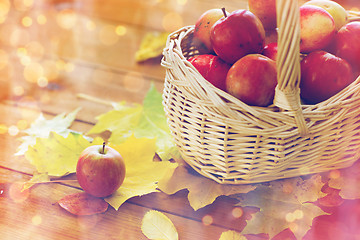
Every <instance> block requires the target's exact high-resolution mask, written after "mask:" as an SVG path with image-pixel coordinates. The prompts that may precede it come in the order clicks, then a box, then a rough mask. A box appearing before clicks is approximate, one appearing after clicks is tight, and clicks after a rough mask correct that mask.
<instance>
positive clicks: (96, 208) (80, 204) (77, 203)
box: [58, 192, 109, 216]
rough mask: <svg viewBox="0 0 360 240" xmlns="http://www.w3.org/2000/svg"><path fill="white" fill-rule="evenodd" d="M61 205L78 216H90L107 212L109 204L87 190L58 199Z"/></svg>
mask: <svg viewBox="0 0 360 240" xmlns="http://www.w3.org/2000/svg"><path fill="white" fill-rule="evenodd" d="M58 203H59V205H60V207H62V208H63V209H65V210H66V211H68V212H70V213H72V214H74V215H77V216H89V215H94V214H98V213H103V212H106V210H107V209H108V206H109V204H108V203H107V202H106V201H105V200H104V199H102V198H97V197H94V196H91V195H90V194H87V193H85V192H79V193H74V194H70V195H66V196H65V197H63V198H62V199H60V200H59V201H58Z"/></svg>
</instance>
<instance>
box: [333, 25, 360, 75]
mask: <svg viewBox="0 0 360 240" xmlns="http://www.w3.org/2000/svg"><path fill="white" fill-rule="evenodd" d="M335 54H336V55H337V56H339V57H341V58H344V59H345V60H347V61H348V62H349V63H350V64H351V66H352V68H353V70H354V71H355V72H356V74H359V73H360V22H358V21H356V22H350V23H348V24H346V25H345V26H343V27H342V28H341V29H340V30H339V31H338V33H337V34H336V37H335Z"/></svg>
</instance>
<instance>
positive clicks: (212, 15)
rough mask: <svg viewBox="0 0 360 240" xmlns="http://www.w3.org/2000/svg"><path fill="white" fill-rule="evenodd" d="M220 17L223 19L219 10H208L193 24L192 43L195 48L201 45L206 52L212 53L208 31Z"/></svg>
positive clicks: (222, 14)
mask: <svg viewBox="0 0 360 240" xmlns="http://www.w3.org/2000/svg"><path fill="white" fill-rule="evenodd" d="M227 14H228V13H227ZM221 17H224V13H223V11H222V10H221V9H220V8H217V9H209V10H207V11H206V12H204V13H203V14H202V15H201V16H200V17H199V19H198V20H197V21H196V23H195V27H194V38H193V41H194V43H195V44H196V45H197V46H199V45H201V44H203V45H205V47H206V49H207V50H208V52H213V48H212V44H211V41H210V29H211V27H212V26H213V25H214V23H215V22H216V21H217V20H219V19H220V18H221Z"/></svg>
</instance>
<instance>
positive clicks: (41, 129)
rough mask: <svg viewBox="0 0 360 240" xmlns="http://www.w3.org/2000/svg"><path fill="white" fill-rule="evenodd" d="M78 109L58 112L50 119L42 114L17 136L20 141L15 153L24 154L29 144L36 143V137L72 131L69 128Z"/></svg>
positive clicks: (64, 135)
mask: <svg viewBox="0 0 360 240" xmlns="http://www.w3.org/2000/svg"><path fill="white" fill-rule="evenodd" d="M79 111H80V108H78V109H75V110H74V111H72V112H71V113H69V114H67V115H66V114H65V113H62V114H59V115H57V116H55V117H54V118H52V119H45V118H44V116H43V115H42V114H40V116H39V117H38V118H37V119H36V120H35V121H34V122H33V123H32V124H31V126H30V128H28V129H25V130H24V131H22V133H25V136H22V137H20V138H19V140H20V141H21V142H22V143H21V145H20V146H19V147H18V149H17V152H16V153H15V155H17V156H20V155H24V154H25V152H26V151H27V150H28V147H29V146H32V145H34V144H35V143H36V138H39V137H40V138H47V137H48V136H49V135H50V132H56V133H57V134H60V135H61V136H63V137H66V136H67V135H68V134H69V132H74V131H72V130H70V129H69V127H70V126H71V124H72V123H73V121H74V120H75V117H76V115H77V113H78V112H79Z"/></svg>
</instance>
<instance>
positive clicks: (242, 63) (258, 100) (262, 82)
mask: <svg viewBox="0 0 360 240" xmlns="http://www.w3.org/2000/svg"><path fill="white" fill-rule="evenodd" d="M276 77H277V73H276V63H275V61H274V60H272V59H270V58H268V57H266V56H263V55H261V54H249V55H246V56H245V57H243V58H241V59H240V60H238V61H237V62H236V63H234V65H233V66H232V67H231V68H230V70H229V72H228V74H227V77H226V90H227V92H228V93H230V94H231V95H233V96H235V97H237V98H238V99H240V100H241V101H243V102H245V103H246V104H248V105H255V106H268V105H270V104H271V103H272V101H273V98H274V95H275V87H276V85H277V78H276Z"/></svg>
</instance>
